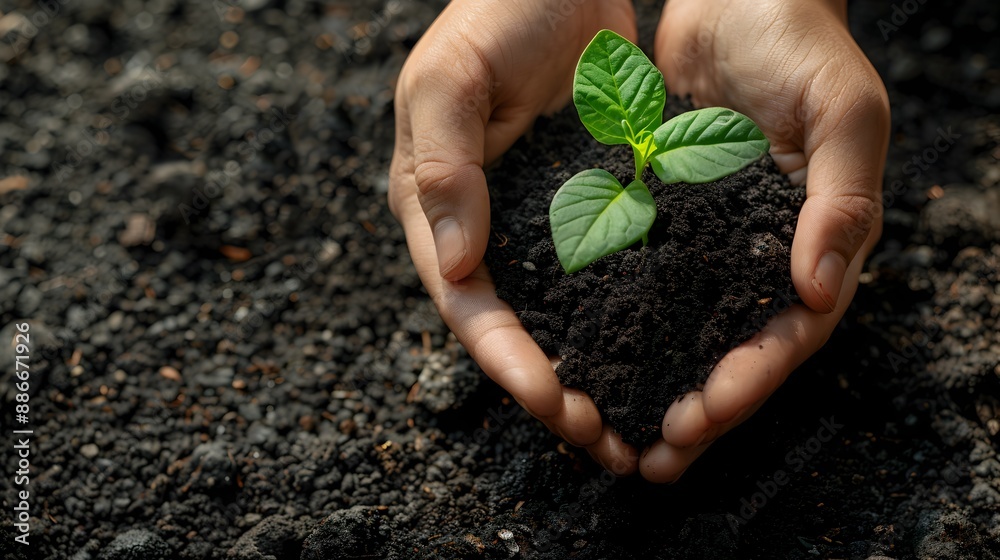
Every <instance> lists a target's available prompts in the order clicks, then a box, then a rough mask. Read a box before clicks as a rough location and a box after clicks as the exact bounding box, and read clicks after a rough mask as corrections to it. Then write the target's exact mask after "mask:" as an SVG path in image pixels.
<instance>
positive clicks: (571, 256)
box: [549, 169, 656, 274]
mask: <svg viewBox="0 0 1000 560" xmlns="http://www.w3.org/2000/svg"><path fill="white" fill-rule="evenodd" d="M655 218H656V203H655V202H653V196H652V195H651V194H650V193H649V189H648V188H646V185H645V184H643V182H642V181H632V183H631V184H629V186H628V187H626V188H622V185H621V183H619V182H618V179H615V177H614V175H612V174H610V173H608V172H607V171H604V170H603V169H588V170H586V171H583V172H581V173H578V174H576V175H574V176H573V178H571V179H570V180H569V181H566V183H565V184H564V185H563V186H562V187H560V188H559V190H558V191H557V192H556V195H555V197H554V198H553V199H552V205H551V206H549V222H550V223H551V224H552V239H553V241H554V242H555V245H556V255H558V257H559V262H560V263H561V264H562V267H563V269H564V270H565V271H566V274H570V273H573V272H576V271H577V270H580V269H581V268H583V267H585V266H587V265H588V264H590V263H592V262H594V261H596V260H597V259H599V258H601V257H604V256H607V255H610V254H612V253H615V252H617V251H621V250H622V249H625V248H626V247H628V246H629V245H632V244H633V243H635V242H636V241H639V240H640V239H642V238H643V237H644V236H645V235H646V233H647V232H648V231H649V228H650V226H652V225H653V220H654V219H655Z"/></svg>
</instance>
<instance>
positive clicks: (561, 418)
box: [541, 387, 603, 447]
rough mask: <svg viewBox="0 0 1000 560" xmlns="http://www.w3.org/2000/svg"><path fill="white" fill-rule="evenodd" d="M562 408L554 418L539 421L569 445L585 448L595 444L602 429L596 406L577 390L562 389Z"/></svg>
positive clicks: (549, 417) (599, 414) (548, 417)
mask: <svg viewBox="0 0 1000 560" xmlns="http://www.w3.org/2000/svg"><path fill="white" fill-rule="evenodd" d="M562 399H563V400H562V403H563V404H562V408H561V409H560V410H559V412H558V413H556V414H555V415H554V416H547V417H543V418H542V419H541V420H542V422H544V423H545V425H546V426H548V428H549V429H550V430H552V432H553V433H555V434H558V435H559V436H560V437H562V438H563V439H564V440H566V441H567V442H569V443H570V444H571V445H575V446H577V447H585V446H588V445H591V444H593V443H595V442H597V440H598V438H600V437H601V430H602V428H603V426H602V421H601V413H600V412H598V410H597V405H596V404H594V401H593V400H592V399H591V398H590V397H588V396H587V394H586V393H584V392H583V391H580V390H578V389H570V388H569V387H563V389H562Z"/></svg>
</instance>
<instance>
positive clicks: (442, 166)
mask: <svg viewBox="0 0 1000 560" xmlns="http://www.w3.org/2000/svg"><path fill="white" fill-rule="evenodd" d="M456 171H457V169H456V166H455V165H452V164H449V163H446V162H444V161H441V160H438V159H425V160H423V161H419V162H417V165H416V167H415V168H414V172H413V179H414V181H415V182H416V184H417V192H418V193H420V195H421V196H423V197H438V196H441V195H442V194H444V193H446V192H447V190H448V185H449V184H450V182H451V181H450V179H451V178H452V177H453V176H454V175H455V172H456Z"/></svg>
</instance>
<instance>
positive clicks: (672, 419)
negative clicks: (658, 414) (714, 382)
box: [663, 391, 715, 447]
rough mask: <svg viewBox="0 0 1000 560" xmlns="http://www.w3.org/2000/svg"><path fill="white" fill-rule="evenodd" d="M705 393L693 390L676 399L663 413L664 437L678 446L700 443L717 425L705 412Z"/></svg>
mask: <svg viewBox="0 0 1000 560" xmlns="http://www.w3.org/2000/svg"><path fill="white" fill-rule="evenodd" d="M703 400H704V393H702V392H701V391H692V392H690V393H688V394H686V395H684V396H683V397H681V398H679V399H677V400H676V401H674V403H673V404H671V405H670V408H668V409H667V413H666V414H664V415H663V439H664V441H666V442H667V443H669V444H671V445H674V446H676V447H691V446H693V445H699V444H701V443H702V440H703V439H704V438H705V437H706V434H707V433H708V431H709V430H710V429H711V428H713V427H715V423H714V422H712V421H711V420H709V418H708V416H707V415H706V414H705V405H704V402H703Z"/></svg>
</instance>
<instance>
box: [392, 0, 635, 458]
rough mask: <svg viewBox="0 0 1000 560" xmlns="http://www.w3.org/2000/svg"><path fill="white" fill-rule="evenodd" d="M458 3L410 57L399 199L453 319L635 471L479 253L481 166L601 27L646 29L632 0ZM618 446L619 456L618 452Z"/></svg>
mask: <svg viewBox="0 0 1000 560" xmlns="http://www.w3.org/2000/svg"><path fill="white" fill-rule="evenodd" d="M562 4H564V2H562V1H557V0H494V1H479V2H474V1H471V0H454V1H453V2H451V3H450V4H449V5H448V7H447V8H446V9H445V10H444V11H443V12H442V13H441V15H440V17H438V19H437V20H436V21H435V22H434V24H433V25H432V26H431V27H430V29H428V30H427V33H426V34H425V35H424V37H423V38H422V39H421V40H420V42H419V43H418V44H417V45H416V47H415V48H414V49H413V52H412V53H411V54H410V57H409V59H408V60H407V62H406V64H405V65H404V66H403V70H402V72H401V73H400V76H399V81H398V84H397V89H396V145H395V151H394V153H393V158H392V164H391V166H390V172H389V175H390V180H389V207H390V209H391V210H392V212H393V214H394V215H395V216H396V218H397V219H398V220H399V221H400V222H401V223H402V225H403V229H404V230H405V232H406V242H407V245H408V247H409V249H410V255H411V257H412V258H413V263H414V266H415V267H416V269H417V273H418V274H419V275H420V279H421V281H422V282H423V284H424V287H425V288H426V289H427V292H428V293H429V294H430V296H431V298H432V299H433V300H434V303H435V304H436V305H437V308H438V311H439V312H440V313H441V316H442V317H443V318H444V321H445V323H447V324H448V326H449V327H450V328H451V330H452V331H453V332H454V333H455V336H456V337H458V340H459V341H460V342H461V343H462V345H463V346H465V348H466V349H467V350H468V351H469V353H470V355H471V356H472V357H473V359H475V360H476V362H477V363H478V364H479V365H480V367H482V368H483V371H485V372H486V374H487V375H488V376H489V377H490V378H492V379H493V380H494V381H496V382H497V383H499V384H500V385H501V386H502V387H503V388H504V389H506V390H507V391H509V392H510V393H511V395H513V397H514V398H515V399H516V400H517V401H518V402H519V403H520V404H521V405H522V406H523V407H524V408H525V409H526V410H527V411H528V412H529V413H531V414H532V415H533V416H535V417H537V418H539V419H541V420H542V421H543V422H544V423H545V424H546V425H547V426H548V427H549V429H551V430H552V431H553V432H555V433H556V434H558V435H560V436H561V437H563V438H564V439H565V440H566V441H568V442H569V443H571V444H574V445H578V446H585V447H586V448H587V450H588V451H589V452H590V453H591V454H592V455H593V456H594V457H595V458H597V459H598V461H599V462H601V463H602V464H603V465H604V466H605V467H607V468H609V469H612V470H613V471H614V472H615V473H616V474H619V475H625V474H629V473H631V472H634V471H635V469H636V457H634V456H622V455H621V453H622V452H623V450H627V448H624V447H623V446H622V445H621V443H620V441H621V440H620V438H619V437H618V436H616V435H614V434H613V433H612V431H611V429H610V427H606V426H603V424H602V420H601V415H600V413H599V412H598V411H597V407H596V406H595V405H594V402H593V401H592V400H591V399H590V398H589V397H588V396H587V395H585V394H584V393H582V392H581V391H578V390H575V389H568V388H565V387H562V386H561V385H560V384H559V380H558V378H557V377H556V375H555V371H554V368H553V365H552V363H550V361H549V358H548V357H547V356H546V355H545V354H544V352H542V350H541V349H540V348H539V347H538V345H537V344H535V342H534V341H533V340H532V339H531V336H530V335H529V334H528V333H527V331H525V329H524V327H523V326H522V325H521V323H520V321H519V320H518V318H517V316H516V315H515V314H514V312H513V310H512V309H511V308H510V306H509V305H507V304H506V303H505V302H503V301H501V300H500V299H499V298H497V296H496V289H495V287H494V284H493V281H492V279H491V278H490V276H489V273H488V271H487V270H486V267H485V265H483V264H482V259H483V254H484V252H485V250H486V244H487V241H488V237H489V232H490V208H489V193H488V192H487V188H486V177H485V175H484V173H483V165H484V164H486V163H488V162H490V161H492V160H494V159H496V158H497V157H499V156H500V155H501V154H502V153H503V152H504V151H506V150H507V149H508V148H509V147H510V146H511V145H512V144H513V143H514V141H515V140H517V138H518V137H520V136H521V134H523V133H524V132H525V131H527V130H528V128H529V127H530V126H531V124H532V122H533V121H534V120H535V118H536V117H538V116H539V115H541V114H544V113H550V112H553V111H555V110H557V109H559V108H561V107H562V106H563V105H565V104H566V103H567V102H568V101H569V99H570V93H571V87H572V81H573V73H574V71H575V70H576V63H577V61H578V59H579V56H580V53H581V52H582V51H583V49H584V48H585V47H586V45H587V44H588V43H589V42H590V40H591V38H593V36H594V35H595V34H596V33H597V32H598V31H599V30H601V29H604V28H609V29H613V30H615V31H617V32H618V33H620V34H622V35H624V36H626V37H629V38H631V39H633V40H634V39H635V36H636V34H637V32H636V28H635V15H634V13H633V10H632V3H631V2H630V1H628V0H602V1H601V2H592V3H590V4H588V5H582V6H580V5H576V4H573V5H572V7H573V12H572V13H570V14H565V13H563V12H562V11H561V10H563V9H565V7H564V6H563V5H562ZM616 452H617V455H616Z"/></svg>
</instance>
